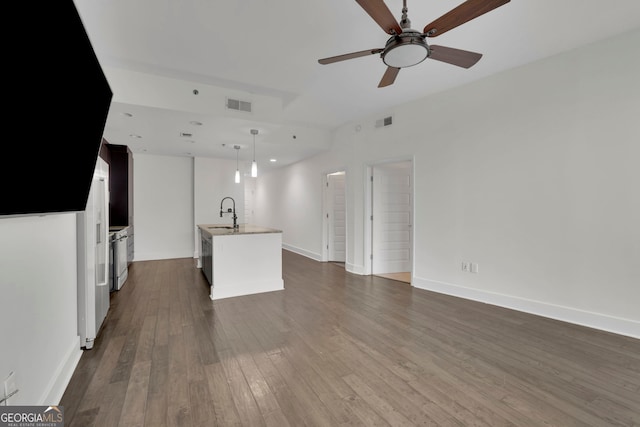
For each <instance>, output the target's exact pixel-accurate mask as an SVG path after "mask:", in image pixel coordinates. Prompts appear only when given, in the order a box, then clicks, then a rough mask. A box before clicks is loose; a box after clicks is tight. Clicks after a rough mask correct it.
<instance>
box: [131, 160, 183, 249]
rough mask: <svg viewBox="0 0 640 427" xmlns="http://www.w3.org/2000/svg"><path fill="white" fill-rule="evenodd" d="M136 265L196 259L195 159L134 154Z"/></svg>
mask: <svg viewBox="0 0 640 427" xmlns="http://www.w3.org/2000/svg"><path fill="white" fill-rule="evenodd" d="M134 165H135V166H134V168H133V185H134V188H133V198H134V200H133V209H134V214H133V225H134V235H135V240H134V257H135V258H134V261H143V260H149V259H169V258H187V257H192V256H193V243H192V242H193V239H194V225H193V218H194V215H193V212H194V211H193V209H194V208H193V206H194V204H193V191H194V190H193V188H194V186H193V159H192V158H190V157H169V156H156V155H147V154H134Z"/></svg>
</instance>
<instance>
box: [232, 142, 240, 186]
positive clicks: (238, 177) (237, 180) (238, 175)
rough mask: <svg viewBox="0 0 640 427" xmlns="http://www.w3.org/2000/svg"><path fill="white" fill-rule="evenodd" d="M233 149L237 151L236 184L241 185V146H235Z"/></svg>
mask: <svg viewBox="0 0 640 427" xmlns="http://www.w3.org/2000/svg"><path fill="white" fill-rule="evenodd" d="M233 148H235V149H236V177H235V182H236V184H240V165H239V163H238V153H239V152H240V146H239V145H234V146H233Z"/></svg>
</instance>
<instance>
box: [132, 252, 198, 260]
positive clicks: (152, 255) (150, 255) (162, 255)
mask: <svg viewBox="0 0 640 427" xmlns="http://www.w3.org/2000/svg"><path fill="white" fill-rule="evenodd" d="M179 258H194V257H193V253H192V252H191V251H180V252H177V251H176V252H141V253H139V252H136V254H135V258H134V261H157V260H162V259H179Z"/></svg>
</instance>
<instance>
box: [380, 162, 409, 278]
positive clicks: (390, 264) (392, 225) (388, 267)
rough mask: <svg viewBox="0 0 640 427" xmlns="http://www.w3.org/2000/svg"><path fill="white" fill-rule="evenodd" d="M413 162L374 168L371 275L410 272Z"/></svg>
mask: <svg viewBox="0 0 640 427" xmlns="http://www.w3.org/2000/svg"><path fill="white" fill-rule="evenodd" d="M411 181H412V177H411V162H399V163H389V164H385V165H378V166H375V167H374V168H373V186H372V199H373V200H372V205H373V206H372V207H373V209H372V211H373V218H372V263H371V267H372V274H383V273H401V272H410V271H411V257H412V254H411V248H412V238H413V232H412V229H411V227H412V224H411V219H412V217H413V215H412V212H413V200H412V199H413V198H412V189H411V187H412V183H411Z"/></svg>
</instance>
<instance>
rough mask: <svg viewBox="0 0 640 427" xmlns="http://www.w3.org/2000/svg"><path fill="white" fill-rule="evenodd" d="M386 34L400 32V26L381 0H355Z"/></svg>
mask: <svg viewBox="0 0 640 427" xmlns="http://www.w3.org/2000/svg"><path fill="white" fill-rule="evenodd" d="M356 2H358V4H359V5H360V6H361V7H362V8H363V9H364V10H365V12H367V13H368V14H369V16H371V17H372V18H373V20H374V21H376V23H377V24H378V25H380V27H382V29H383V30H384V32H385V33H387V34H400V33H402V28H401V27H400V24H398V21H397V20H396V18H394V17H393V14H392V13H391V11H390V10H389V8H388V7H387V5H386V4H384V2H383V1H382V0H356Z"/></svg>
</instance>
